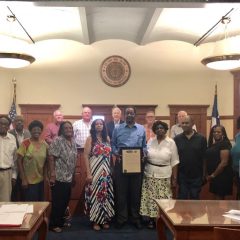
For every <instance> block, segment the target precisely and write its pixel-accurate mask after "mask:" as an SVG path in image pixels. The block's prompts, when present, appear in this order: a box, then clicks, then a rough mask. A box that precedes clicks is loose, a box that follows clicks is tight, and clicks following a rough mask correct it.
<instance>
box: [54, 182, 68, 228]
mask: <svg viewBox="0 0 240 240" xmlns="http://www.w3.org/2000/svg"><path fill="white" fill-rule="evenodd" d="M71 186H72V183H69V182H59V181H56V182H55V185H54V186H53V187H51V192H52V212H51V217H50V224H49V225H50V228H51V227H60V228H61V227H63V224H64V216H65V210H66V208H67V206H68V203H69V199H70V195H71Z"/></svg>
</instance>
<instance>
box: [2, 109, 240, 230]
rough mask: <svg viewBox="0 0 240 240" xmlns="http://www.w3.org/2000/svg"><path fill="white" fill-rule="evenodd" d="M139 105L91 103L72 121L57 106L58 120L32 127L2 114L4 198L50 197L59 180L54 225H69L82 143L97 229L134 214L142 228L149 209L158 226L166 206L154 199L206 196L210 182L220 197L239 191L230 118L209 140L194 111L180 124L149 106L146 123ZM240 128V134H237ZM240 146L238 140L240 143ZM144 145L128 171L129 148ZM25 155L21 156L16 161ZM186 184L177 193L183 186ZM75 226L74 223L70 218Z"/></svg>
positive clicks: (88, 205) (88, 207)
mask: <svg viewBox="0 0 240 240" xmlns="http://www.w3.org/2000/svg"><path fill="white" fill-rule="evenodd" d="M136 114H137V113H136V110H135V108H134V107H132V106H130V107H127V108H126V109H125V114H124V115H125V121H123V120H122V119H121V109H119V108H118V107H114V108H113V109H112V117H113V120H112V121H111V122H108V123H107V124H105V122H104V120H102V119H96V120H94V121H93V120H92V110H91V109H90V108H89V107H84V108H83V111H82V119H81V120H78V121H76V122H74V123H73V124H72V123H71V122H69V121H64V119H63V114H62V113H61V112H60V111H59V110H56V111H55V112H54V119H55V122H54V123H50V124H48V125H47V126H46V128H45V131H44V137H43V138H42V137H41V134H42V132H43V124H42V123H41V122H40V121H38V120H34V121H32V122H31V123H30V124H29V126H28V129H24V128H23V126H24V119H23V118H22V117H21V116H17V117H16V118H15V120H14V122H13V126H14V128H13V129H12V130H10V131H8V130H9V126H10V124H11V120H10V119H9V118H8V117H6V116H1V117H0V182H1V185H0V192H1V194H0V201H10V200H12V201H15V200H17V198H18V197H19V196H20V200H22V201H42V200H43V199H44V179H48V182H49V185H50V188H51V198H52V211H51V216H50V229H51V230H53V231H55V232H61V231H62V228H63V227H64V226H65V224H66V222H65V221H64V219H65V215H66V210H67V209H68V204H69V200H70V195H71V188H72V186H74V184H75V179H74V176H75V168H76V162H77V157H78V154H79V151H78V150H79V149H80V148H84V154H83V157H84V161H85V165H86V171H87V177H86V186H85V212H86V214H87V215H88V216H89V219H90V221H91V222H92V223H93V229H94V230H96V231H99V230H100V229H101V228H103V229H108V228H109V227H110V223H111V221H112V219H113V217H114V216H115V226H116V228H122V227H123V226H124V224H125V223H126V222H127V221H128V220H130V221H131V222H132V223H133V224H134V226H135V227H136V228H137V229H141V228H142V216H144V217H145V218H146V219H147V221H148V223H147V224H148V227H149V228H154V227H155V219H156V217H157V214H158V208H157V205H156V203H155V201H154V199H169V198H173V197H177V198H179V199H199V198H200V192H201V189H202V186H203V184H204V183H205V182H206V181H208V182H209V186H210V188H209V191H210V192H211V193H213V194H214V198H215V199H224V198H225V196H227V195H231V194H232V186H233V168H232V160H231V156H233V158H234V157H236V156H239V152H240V151H237V148H236V147H235V150H234V148H233V149H232V153H231V148H232V146H231V143H230V141H229V139H228V137H227V133H226V130H225V128H224V127H223V126H221V125H217V126H214V127H213V128H212V129H211V131H210V136H209V140H208V143H207V140H206V138H205V137H204V136H202V135H201V134H199V133H198V132H197V130H196V126H195V124H194V121H193V119H192V117H191V116H189V115H187V113H186V112H185V111H180V112H179V113H178V123H177V124H176V125H174V126H172V128H171V130H170V137H169V136H168V125H167V124H166V123H165V122H163V121H160V120H156V119H155V114H154V112H153V111H149V112H147V113H146V124H145V125H144V126H143V125H140V124H138V123H136V121H135V119H136ZM238 138H239V136H237V139H238ZM236 146H237V145H236ZM136 148H137V149H138V150H140V153H141V154H140V158H141V159H139V160H140V161H139V164H140V171H138V172H133V173H126V172H124V171H123V160H124V159H123V153H122V150H123V149H136ZM16 163H17V164H16ZM177 186H178V192H177V193H176V189H177V188H176V187H177ZM67 226H69V225H67Z"/></svg>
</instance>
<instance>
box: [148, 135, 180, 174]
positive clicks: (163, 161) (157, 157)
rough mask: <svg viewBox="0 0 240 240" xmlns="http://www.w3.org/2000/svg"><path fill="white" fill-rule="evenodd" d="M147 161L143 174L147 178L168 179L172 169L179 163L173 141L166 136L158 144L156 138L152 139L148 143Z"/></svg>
mask: <svg viewBox="0 0 240 240" xmlns="http://www.w3.org/2000/svg"><path fill="white" fill-rule="evenodd" d="M147 147H148V160H147V163H146V165H145V169H144V174H145V176H147V177H154V178H170V177H171V175H172V168H173V167H174V166H175V165H177V164H178V163H179V157H178V151H177V147H176V144H175V142H174V140H173V139H171V138H169V137H167V136H166V138H165V139H164V140H162V141H161V142H160V143H158V141H157V138H156V137H155V138H153V139H152V140H151V141H149V143H148V146H147ZM149 162H150V163H152V164H155V165H164V166H161V167H159V166H155V165H151V164H150V163H149Z"/></svg>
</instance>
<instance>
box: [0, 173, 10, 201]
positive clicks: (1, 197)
mask: <svg viewBox="0 0 240 240" xmlns="http://www.w3.org/2000/svg"><path fill="white" fill-rule="evenodd" d="M11 192H12V169H9V170H4V171H0V202H10V201H11Z"/></svg>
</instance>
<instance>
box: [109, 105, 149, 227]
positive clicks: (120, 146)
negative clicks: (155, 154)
mask: <svg viewBox="0 0 240 240" xmlns="http://www.w3.org/2000/svg"><path fill="white" fill-rule="evenodd" d="M135 116H136V111H135V108H134V107H127V108H126V110H125V122H124V123H122V124H120V125H119V126H118V127H116V128H115V129H114V131H113V136H112V152H113V161H114V163H115V164H114V165H115V184H116V194H115V197H116V228H122V227H123V225H124V223H126V222H127V220H128V213H130V215H131V216H130V219H131V221H132V223H133V224H134V225H135V227H136V228H137V229H141V228H142V225H141V222H140V215H139V209H140V198H141V184H142V173H141V170H142V168H141V163H142V160H141V158H142V157H143V156H144V154H145V153H146V134H145V129H144V127H143V126H142V125H140V124H137V123H135ZM136 156H137V157H136ZM129 162H130V164H129Z"/></svg>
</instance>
